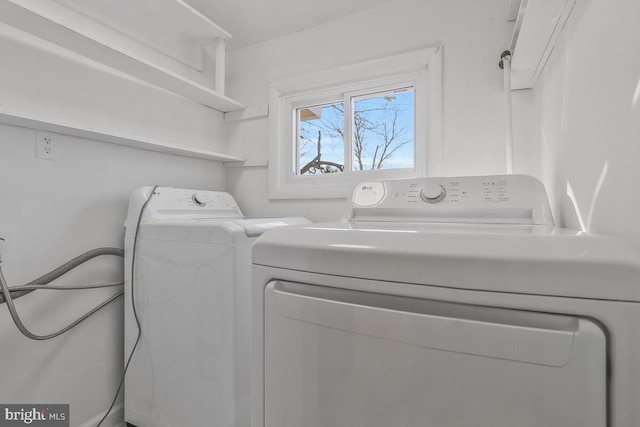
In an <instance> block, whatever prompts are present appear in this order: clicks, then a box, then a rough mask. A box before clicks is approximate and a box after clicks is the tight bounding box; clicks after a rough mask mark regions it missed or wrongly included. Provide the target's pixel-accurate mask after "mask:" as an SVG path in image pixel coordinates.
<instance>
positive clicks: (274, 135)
mask: <svg viewBox="0 0 640 427" xmlns="http://www.w3.org/2000/svg"><path fill="white" fill-rule="evenodd" d="M376 81H378V82H381V84H386V83H387V82H390V83H391V84H393V83H394V82H407V81H411V82H415V84H416V85H418V86H419V85H422V84H424V85H426V93H427V97H426V98H427V99H425V100H424V102H423V105H419V101H418V99H416V124H417V123H418V121H419V120H420V117H424V118H426V121H424V120H423V124H424V123H427V124H428V125H427V126H426V130H420V129H424V128H425V126H422V127H421V126H416V135H415V136H416V141H418V138H423V136H422V135H419V134H418V132H424V133H426V153H425V152H424V151H421V147H420V148H419V147H418V146H419V144H416V157H415V162H416V168H415V169H412V170H407V169H396V170H394V169H388V170H384V171H381V170H372V171H358V172H357V173H350V174H348V176H347V175H343V174H335V175H334V174H324V175H321V176H300V175H295V174H294V173H293V170H292V167H291V165H292V163H291V162H292V161H294V147H293V144H292V143H291V141H292V139H291V136H292V134H295V133H292V132H295V130H294V129H292V126H291V119H290V117H289V114H290V112H291V108H292V104H293V105H295V102H296V99H299V97H306V98H308V97H309V95H310V94H312V93H313V92H315V91H317V92H324V91H327V90H333V89H336V92H338V91H340V90H342V91H343V92H344V90H345V89H346V90H348V91H349V92H351V91H357V90H360V89H362V88H366V87H367V86H371V85H372V83H373V82H376ZM318 100H321V98H318ZM268 169H269V170H268V179H269V186H268V187H269V192H268V193H269V198H270V199H324V198H346V197H348V196H349V195H350V194H351V190H352V188H353V187H354V186H355V185H356V184H357V183H358V182H361V181H364V180H367V179H372V178H373V179H375V178H381V177H384V178H400V177H416V176H439V175H440V174H441V170H442V47H440V46H438V47H432V48H425V49H420V50H416V51H411V52H408V53H403V54H399V55H393V56H389V57H385V58H380V59H376V60H372V61H367V62H361V63H357V64H352V65H348V66H344V67H339V68H333V69H330V70H325V71H321V72H316V73H312V74H307V75H303V76H297V77H293V78H289V79H286V80H281V81H277V82H272V83H271V87H270V91H269V168H268Z"/></svg>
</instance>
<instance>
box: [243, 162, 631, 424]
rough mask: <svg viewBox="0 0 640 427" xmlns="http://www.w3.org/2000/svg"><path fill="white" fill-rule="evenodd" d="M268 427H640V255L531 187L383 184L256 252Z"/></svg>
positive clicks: (261, 397)
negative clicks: (558, 218) (335, 217)
mask: <svg viewBox="0 0 640 427" xmlns="http://www.w3.org/2000/svg"><path fill="white" fill-rule="evenodd" d="M253 306H254V314H255V317H254V328H253V342H254V346H255V349H256V351H255V353H254V357H253V366H254V375H253V379H252V381H253V388H254V392H255V393H254V396H253V397H254V399H253V416H254V421H255V423H254V427H284V426H291V427H294V426H295V427H298V426H305V427H343V426H350V427H365V426H366V427H388V426H402V427H418V426H420V427H424V426H433V427H463V426H474V427H515V426H518V427H605V426H607V427H637V426H639V425H640V404H638V403H639V402H640V327H638V325H640V253H639V251H638V249H637V248H635V247H633V246H632V245H630V244H628V243H626V242H625V241H623V240H620V239H616V238H613V237H606V236H598V235H593V234H589V233H585V232H581V231H575V230H568V229H562V228H558V227H555V226H554V222H553V219H552V216H551V212H550V209H549V203H548V201H547V196H546V193H545V190H544V187H543V185H542V184H541V183H540V182H539V181H538V180H536V179H535V178H533V177H530V176H522V175H509V176H485V177H459V178H425V179H410V180H389V181H375V180H374V181H370V182H364V183H362V184H360V185H358V186H357V187H356V188H355V190H354V192H353V198H352V203H351V207H350V208H349V212H348V215H347V216H346V219H345V220H344V221H341V222H335V223H321V224H311V225H306V226H299V227H293V228H290V229H280V230H274V231H273V232H270V233H268V234H265V235H264V236H262V237H260V238H259V239H258V240H257V242H256V244H255V245H254V247H253Z"/></svg>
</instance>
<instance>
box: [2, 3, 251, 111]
mask: <svg viewBox="0 0 640 427" xmlns="http://www.w3.org/2000/svg"><path fill="white" fill-rule="evenodd" d="M0 21H1V22H4V23H5V24H7V25H9V26H12V27H14V28H17V29H19V30H21V31H24V32H26V33H29V34H32V35H34V36H37V37H39V38H41V39H44V40H47V41H48V42H51V43H54V44H56V45H58V46H61V47H63V48H66V49H68V50H70V51H72V52H75V53H76V54H79V55H81V56H83V57H86V58H89V59H91V60H94V61H96V62H99V63H101V64H103V65H106V66H109V67H111V68H113V69H116V70H119V71H122V72H124V73H126V74H128V75H131V76H133V77H136V78H138V79H141V80H143V81H146V82H148V83H151V84H153V85H156V86H159V87H161V88H164V89H167V90H169V91H172V92H174V93H177V94H179V95H182V96H185V97H187V98H190V99H193V100H194V101H197V102H200V103H202V104H204V105H207V106H209V107H211V108H214V109H216V110H219V111H222V112H229V111H236V110H241V109H243V108H244V106H243V105H242V104H241V103H239V102H237V101H234V100H233V99H231V98H228V97H227V96H225V95H224V93H222V92H223V91H224V84H223V83H224V80H223V76H224V52H223V50H224V43H223V42H222V43H220V41H224V39H228V38H230V37H231V36H230V35H229V33H227V32H226V31H224V30H223V29H222V28H220V27H219V26H217V25H216V24H214V23H213V22H211V21H210V20H208V19H207V18H206V17H204V16H203V15H202V14H200V13H199V12H197V11H196V10H194V9H193V8H191V7H190V6H188V5H187V4H185V3H184V2H183V1H182V0H95V1H89V2H88V1H86V0H0ZM211 44H215V45H216V46H217V47H218V51H217V52H216V53H215V55H214V56H215V58H216V59H218V60H219V61H218V62H220V64H216V70H215V71H216V73H217V74H218V75H217V76H216V75H215V74H216V73H212V72H211V70H208V69H207V64H208V63H209V62H211V61H212V59H209V58H208V56H207V55H208V54H207V52H206V49H205V46H208V45H211ZM220 50H222V52H221V51H220ZM209 56H210V55H209ZM214 77H215V79H214ZM221 77H222V78H221ZM219 81H221V82H222V84H220V83H218V82H219ZM208 82H211V84H212V85H214V84H216V83H217V84H218V86H219V87H220V90H219V91H216V90H214V89H213V88H212V87H210V86H209V85H208V84H206V83H208ZM214 87H216V86H214Z"/></svg>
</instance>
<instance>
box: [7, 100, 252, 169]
mask: <svg viewBox="0 0 640 427" xmlns="http://www.w3.org/2000/svg"><path fill="white" fill-rule="evenodd" d="M0 123H2V124H6V125H12V126H19V127H25V128H29V129H36V130H42V131H46V132H54V133H59V134H63V135H70V136H75V137H78V138H86V139H93V140H96V141H102V142H108V143H111V144H117V145H124V146H127V147H132V148H139V149H141V150H148V151H156V152H160V153H165V154H173V155H176V156H183V157H191V158H195V159H204V160H214V161H219V162H242V161H244V160H243V159H242V158H240V157H236V156H232V155H228V154H222V153H216V152H213V151H207V150H202V149H199V148H189V147H184V146H181V145H174V144H171V143H167V142H160V141H151V140H149V139H146V138H142V137H138V136H134V135H126V134H122V133H119V132H114V131H111V130H106V129H98V128H95V127H90V126H85V125H79V124H77V123H65V122H62V121H56V120H51V119H50V118H44V117H39V116H36V115H33V114H28V113H23V112H17V111H11V110H8V109H7V108H5V107H2V108H0Z"/></svg>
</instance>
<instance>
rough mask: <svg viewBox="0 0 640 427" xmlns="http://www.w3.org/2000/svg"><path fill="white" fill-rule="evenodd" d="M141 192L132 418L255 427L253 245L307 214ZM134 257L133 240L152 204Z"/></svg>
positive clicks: (134, 199) (200, 195) (223, 196)
mask: <svg viewBox="0 0 640 427" xmlns="http://www.w3.org/2000/svg"><path fill="white" fill-rule="evenodd" d="M151 190H152V187H144V188H140V189H138V190H136V191H135V192H134V193H133V194H132V195H131V199H130V203H129V212H128V216H127V222H126V235H125V361H126V359H127V358H128V357H129V354H130V352H131V349H132V348H133V345H134V343H135V341H136V338H137V335H138V328H137V324H136V321H135V317H134V313H133V308H132V302H135V307H136V310H137V314H138V318H139V319H140V323H141V327H142V336H141V340H140V342H139V344H138V346H137V348H136V350H135V353H134V356H133V358H132V360H131V363H130V366H129V369H128V372H127V374H126V378H125V421H126V422H127V423H128V425H133V426H138V427H150V426H156V427H160V426H162V427H185V426H208V425H211V426H214V425H215V426H216V427H243V426H245V427H248V426H249V425H250V400H251V398H250V387H251V384H250V367H251V362H250V360H251V358H250V345H251V333H250V328H251V313H250V310H251V308H250V306H251V279H250V275H251V246H252V244H253V242H254V241H255V239H256V237H257V236H259V235H260V234H262V232H263V231H265V230H268V229H271V228H276V227H282V226H286V225H291V224H301V223H309V221H307V220H305V219H303V218H264V219H245V218H244V217H243V215H242V213H241V211H240V209H239V208H238V205H237V204H236V202H235V200H234V199H233V197H232V196H231V195H229V194H228V193H224V192H218V191H199V190H189V189H179V188H167V187H158V188H156V190H155V192H154V194H153V196H151ZM149 198H151V199H150V200H149V203H148V204H147V206H146V207H145V208H144V212H143V215H142V218H141V221H140V227H139V234H138V241H137V246H136V254H135V269H134V283H133V295H134V298H133V300H134V301H132V293H131V287H132V284H131V280H130V275H131V262H132V256H133V253H132V250H133V239H134V236H135V232H136V226H137V222H138V217H139V214H140V212H141V210H142V207H143V205H144V203H145V202H146V201H147V200H148V199H149Z"/></svg>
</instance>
